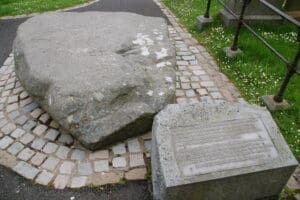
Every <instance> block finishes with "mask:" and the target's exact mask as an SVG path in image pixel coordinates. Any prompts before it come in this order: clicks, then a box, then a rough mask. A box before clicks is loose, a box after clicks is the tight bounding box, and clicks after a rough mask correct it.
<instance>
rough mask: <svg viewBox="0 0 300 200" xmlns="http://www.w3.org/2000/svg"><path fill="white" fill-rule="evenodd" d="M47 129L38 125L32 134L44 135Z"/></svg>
mask: <svg viewBox="0 0 300 200" xmlns="http://www.w3.org/2000/svg"><path fill="white" fill-rule="evenodd" d="M47 128H48V127H47V126H45V125H43V124H39V125H38V126H36V127H35V129H34V130H33V131H32V132H33V133H34V134H36V135H38V136H39V135H42V134H43V133H45V131H46V130H47Z"/></svg>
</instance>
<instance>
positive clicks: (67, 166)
mask: <svg viewBox="0 0 300 200" xmlns="http://www.w3.org/2000/svg"><path fill="white" fill-rule="evenodd" d="M74 167H75V163H74V162H71V161H64V162H63V163H62V164H61V166H60V168H59V173H61V174H71V173H72V170H73V169H74Z"/></svg>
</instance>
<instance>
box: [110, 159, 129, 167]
mask: <svg viewBox="0 0 300 200" xmlns="http://www.w3.org/2000/svg"><path fill="white" fill-rule="evenodd" d="M112 165H113V167H115V168H120V167H126V166H127V161H126V158H124V157H116V158H113V160H112Z"/></svg>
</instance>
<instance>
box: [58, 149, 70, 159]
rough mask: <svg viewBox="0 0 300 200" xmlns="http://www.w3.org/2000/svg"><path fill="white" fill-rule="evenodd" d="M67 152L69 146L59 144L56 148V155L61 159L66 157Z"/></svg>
mask: <svg viewBox="0 0 300 200" xmlns="http://www.w3.org/2000/svg"><path fill="white" fill-rule="evenodd" d="M69 152H70V148H69V147H65V146H60V147H59V148H58V150H57V151H56V156H57V157H59V158H61V159H67V158H68V154H69Z"/></svg>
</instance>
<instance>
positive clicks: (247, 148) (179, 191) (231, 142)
mask: <svg viewBox="0 0 300 200" xmlns="http://www.w3.org/2000/svg"><path fill="white" fill-rule="evenodd" d="M153 143H154V144H153V152H152V168H153V169H152V171H153V187H154V198H155V199H182V198H183V199H197V200H198V199H214V200H217V199H243V200H247V199H249V200H250V199H259V198H264V197H268V196H274V195H277V194H278V193H279V192H280V190H281V189H282V187H283V186H284V185H285V183H286V181H287V180H288V178H289V176H290V175H291V173H292V172H293V170H294V169H295V167H296V166H297V161H296V159H295V158H294V156H293V155H292V153H291V151H290V150H289V148H288V146H287V144H286V143H285V141H284V139H283V137H282V136H281V134H280V132H279V130H278V128H277V126H276V124H275V123H274V121H273V119H272V117H271V115H270V114H269V113H268V111H267V110H265V109H262V108H260V107H257V106H250V105H244V104H243V105H241V104H230V103H225V104H218V105H212V104H202V103H201V104H186V105H170V106H168V107H167V108H166V109H165V110H163V111H162V112H161V113H159V114H158V115H157V116H156V118H155V122H154V125H153ZM274 180H276V181H275V182H274ZM237 190H238V191H237Z"/></svg>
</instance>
